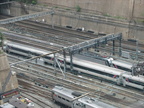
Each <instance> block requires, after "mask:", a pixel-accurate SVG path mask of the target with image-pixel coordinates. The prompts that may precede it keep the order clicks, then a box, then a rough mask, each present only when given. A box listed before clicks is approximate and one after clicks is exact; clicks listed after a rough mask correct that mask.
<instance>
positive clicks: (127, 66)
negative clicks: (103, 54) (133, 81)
mask: <svg viewBox="0 0 144 108" xmlns="http://www.w3.org/2000/svg"><path fill="white" fill-rule="evenodd" d="M111 62H112V64H115V65H118V66H121V67H124V68H127V69H131V68H132V66H133V64H132V63H129V62H126V61H122V60H112V61H111Z"/></svg>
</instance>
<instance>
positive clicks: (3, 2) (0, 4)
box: [0, 1, 15, 5]
mask: <svg viewBox="0 0 144 108" xmlns="http://www.w3.org/2000/svg"><path fill="white" fill-rule="evenodd" d="M14 2H15V1H9V2H3V3H0V5H4V4H11V3H14Z"/></svg>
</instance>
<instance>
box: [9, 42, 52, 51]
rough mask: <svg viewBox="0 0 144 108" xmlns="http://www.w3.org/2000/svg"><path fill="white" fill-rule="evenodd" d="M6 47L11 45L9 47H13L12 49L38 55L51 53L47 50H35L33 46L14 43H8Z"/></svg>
mask: <svg viewBox="0 0 144 108" xmlns="http://www.w3.org/2000/svg"><path fill="white" fill-rule="evenodd" d="M6 45H9V46H12V47H15V48H19V49H22V50H25V51H30V52H34V53H38V54H47V53H50V51H46V50H42V49H39V48H35V47H32V46H28V45H23V44H18V43H14V42H8V43H7V44H6Z"/></svg>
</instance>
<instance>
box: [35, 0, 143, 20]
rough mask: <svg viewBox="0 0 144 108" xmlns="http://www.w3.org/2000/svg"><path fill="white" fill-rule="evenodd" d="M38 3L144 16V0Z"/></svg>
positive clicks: (113, 14) (78, 0) (121, 14)
mask: <svg viewBox="0 0 144 108" xmlns="http://www.w3.org/2000/svg"><path fill="white" fill-rule="evenodd" d="M38 3H42V4H45V3H50V4H57V5H63V6H68V7H76V6H78V5H79V6H80V7H81V8H82V9H88V10H94V11H99V12H102V13H103V14H105V15H111V16H120V17H123V18H128V19H130V18H131V16H132V15H133V16H134V17H142V18H144V0H38Z"/></svg>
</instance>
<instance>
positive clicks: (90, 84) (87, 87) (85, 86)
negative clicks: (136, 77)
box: [18, 66, 142, 106]
mask: <svg viewBox="0 0 144 108" xmlns="http://www.w3.org/2000/svg"><path fill="white" fill-rule="evenodd" d="M36 67H37V66H36ZM36 67H33V68H36ZM39 67H40V66H39ZM18 68H19V69H22V70H27V68H26V67H25V66H24V67H23V66H21V67H18ZM24 68H25V69H24ZM22 70H21V72H22ZM36 70H37V69H36ZM29 71H31V72H32V71H33V72H34V73H35V74H32V75H33V76H37V77H40V78H42V79H48V82H49V83H50V82H51V83H52V85H57V84H60V85H64V86H65V87H67V88H73V89H77V90H80V91H83V92H88V91H91V92H94V91H95V90H97V92H96V93H95V96H96V97H97V98H98V96H100V98H101V99H102V100H103V101H106V99H109V101H108V103H111V102H114V103H115V100H116V101H120V100H121V102H120V103H119V104H120V105H119V106H122V105H121V104H122V103H123V104H124V106H128V105H129V104H130V103H131V104H132V102H136V101H137V100H140V99H142V97H140V96H141V94H136V93H134V92H133V93H132V91H131V90H130V89H129V90H128V89H127V90H124V89H123V90H122V89H120V88H116V87H114V86H106V85H107V84H104V83H100V81H99V83H98V81H96V80H94V81H93V80H92V79H91V80H90V79H89V80H88V79H87V78H83V77H78V76H71V77H70V75H67V79H63V76H62V74H60V73H57V74H58V75H57V76H54V73H53V70H51V69H47V72H48V73H49V74H50V73H51V75H50V76H49V77H48V76H46V75H47V74H46V72H45V71H44V70H43V71H44V73H43V74H42V73H41V74H40V73H39V74H37V75H36V73H37V71H35V70H30V69H29ZM40 71H42V70H41V69H40V70H38V72H40ZM50 71H51V72H50ZM25 72H26V71H25ZM28 73H30V72H28ZM58 76H59V77H60V76H61V78H58ZM69 77H70V78H69ZM80 79H81V80H83V82H82V81H81V82H80ZM43 83H44V81H43ZM98 85H101V87H102V86H103V87H104V86H106V88H110V89H112V90H111V91H110V90H105V89H104V88H100V86H98ZM92 88H93V89H92ZM130 91H131V92H130ZM110 92H111V94H114V93H116V95H117V96H118V95H119V96H118V97H117V96H116V97H115V96H112V95H111V94H109V93H110ZM107 93H108V94H107ZM122 95H123V96H122ZM121 96H122V97H121ZM108 97H109V98H108ZM119 97H121V98H119ZM122 98H127V99H134V100H133V101H132V102H128V101H126V100H123V99H122ZM124 101H125V102H124Z"/></svg>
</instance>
